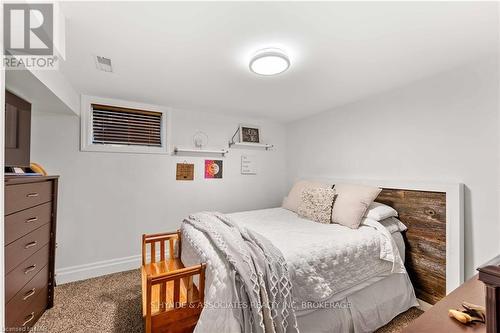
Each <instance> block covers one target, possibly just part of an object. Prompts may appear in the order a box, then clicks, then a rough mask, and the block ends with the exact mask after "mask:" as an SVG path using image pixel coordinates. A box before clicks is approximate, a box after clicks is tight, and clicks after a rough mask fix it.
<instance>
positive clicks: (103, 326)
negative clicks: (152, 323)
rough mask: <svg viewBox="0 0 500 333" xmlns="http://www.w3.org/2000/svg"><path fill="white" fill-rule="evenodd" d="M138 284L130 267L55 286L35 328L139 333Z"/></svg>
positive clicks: (398, 322)
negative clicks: (50, 304)
mask: <svg viewBox="0 0 500 333" xmlns="http://www.w3.org/2000/svg"><path fill="white" fill-rule="evenodd" d="M140 284H141V278H140V273H139V270H134V271H129V272H123V273H118V274H111V275H107V276H103V277H98V278H95V279H89V280H85V281H80V282H74V283H68V284H64V285H61V286H58V287H56V290H55V302H54V303H55V305H54V307H53V308H52V309H50V310H48V311H47V312H45V314H44V315H43V316H42V317H41V318H40V320H39V321H38V323H37V324H36V329H37V330H38V331H40V332H49V333H55V332H72V333H83V332H85V333H87V332H92V333H94V332H95V333H97V332H102V333H108V332H127V333H132V332H143V324H142V316H141V285H140ZM421 313H422V311H420V310H418V309H415V308H412V309H410V310H408V311H406V312H404V313H402V314H400V315H399V316H398V317H396V318H395V319H394V320H393V321H392V322H390V323H389V324H388V325H386V326H384V327H382V328H380V329H379V330H377V333H393V332H399V331H400V330H401V329H402V328H403V327H405V326H406V325H408V323H410V322H411V321H412V320H414V319H415V318H417V317H418V316H419V315H420V314H421ZM35 332H37V331H35ZM305 333H309V332H305Z"/></svg>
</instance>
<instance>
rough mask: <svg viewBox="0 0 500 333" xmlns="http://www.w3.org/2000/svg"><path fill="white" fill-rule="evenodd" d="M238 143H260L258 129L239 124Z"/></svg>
mask: <svg viewBox="0 0 500 333" xmlns="http://www.w3.org/2000/svg"><path fill="white" fill-rule="evenodd" d="M240 142H250V143H260V128H259V127H258V126H253V125H243V124H240Z"/></svg>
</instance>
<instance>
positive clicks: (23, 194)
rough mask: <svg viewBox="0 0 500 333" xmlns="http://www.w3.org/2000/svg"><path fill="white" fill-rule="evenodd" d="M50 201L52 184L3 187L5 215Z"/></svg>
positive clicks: (48, 182) (47, 182) (42, 183)
mask: <svg viewBox="0 0 500 333" xmlns="http://www.w3.org/2000/svg"><path fill="white" fill-rule="evenodd" d="M51 200H52V182H50V181H45V182H39V183H27V184H18V185H9V186H6V187H5V215H9V214H12V213H15V212H18V211H20V210H23V209H26V208H30V207H33V206H37V205H39V204H42V203H45V202H49V201H51Z"/></svg>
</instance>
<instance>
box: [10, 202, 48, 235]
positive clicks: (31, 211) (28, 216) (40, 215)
mask: <svg viewBox="0 0 500 333" xmlns="http://www.w3.org/2000/svg"><path fill="white" fill-rule="evenodd" d="M51 218H52V202H47V203H45V204H43V205H39V206H36V207H33V208H28V209H25V210H23V211H20V212H17V213H14V214H11V215H9V216H6V217H5V245H8V244H10V243H12V242H13V241H15V240H16V239H18V238H20V237H22V236H24V235H26V234H27V233H29V232H31V231H33V230H35V229H37V228H39V227H41V226H42V225H44V224H46V223H49V222H50V220H51Z"/></svg>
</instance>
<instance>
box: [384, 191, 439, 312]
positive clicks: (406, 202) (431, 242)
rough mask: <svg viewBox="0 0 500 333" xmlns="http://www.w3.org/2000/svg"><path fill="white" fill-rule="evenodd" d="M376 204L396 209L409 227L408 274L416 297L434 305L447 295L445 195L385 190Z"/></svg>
mask: <svg viewBox="0 0 500 333" xmlns="http://www.w3.org/2000/svg"><path fill="white" fill-rule="evenodd" d="M375 201H377V202H381V203H384V204H386V205H389V206H391V207H393V208H394V209H396V210H397V211H398V213H399V219H400V220H401V221H402V222H403V223H404V224H405V225H406V226H407V227H408V230H407V231H406V232H405V233H403V238H404V240H405V245H406V252H405V255H406V262H405V265H406V269H407V271H408V275H409V276H410V279H411V281H412V283H413V287H414V288H415V293H416V296H417V298H419V299H421V300H423V301H425V302H428V303H430V304H435V303H436V302H437V301H439V300H440V299H441V298H443V297H444V296H445V295H446V193H444V192H428V191H415V190H401V189H387V188H384V189H383V190H382V192H381V193H380V194H379V196H378V197H377V199H376V200H375Z"/></svg>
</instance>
